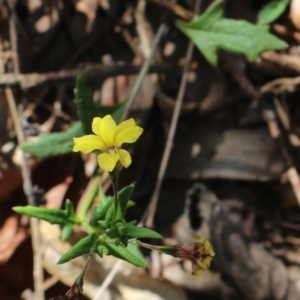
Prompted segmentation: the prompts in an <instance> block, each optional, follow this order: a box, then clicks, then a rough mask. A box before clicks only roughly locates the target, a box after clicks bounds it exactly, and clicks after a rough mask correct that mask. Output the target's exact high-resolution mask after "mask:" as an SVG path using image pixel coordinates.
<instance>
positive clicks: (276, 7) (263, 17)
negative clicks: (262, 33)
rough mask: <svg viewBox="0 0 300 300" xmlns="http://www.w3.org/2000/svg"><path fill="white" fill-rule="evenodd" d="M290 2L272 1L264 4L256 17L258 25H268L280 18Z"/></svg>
mask: <svg viewBox="0 0 300 300" xmlns="http://www.w3.org/2000/svg"><path fill="white" fill-rule="evenodd" d="M289 2H290V0H273V1H270V2H268V3H266V4H265V5H264V6H263V8H262V9H261V10H260V11H259V13H258V16H257V21H258V24H269V23H272V22H273V21H275V20H276V19H277V18H278V17H280V16H281V15H282V14H283V13H284V11H285V10H286V7H287V5H288V4H289Z"/></svg>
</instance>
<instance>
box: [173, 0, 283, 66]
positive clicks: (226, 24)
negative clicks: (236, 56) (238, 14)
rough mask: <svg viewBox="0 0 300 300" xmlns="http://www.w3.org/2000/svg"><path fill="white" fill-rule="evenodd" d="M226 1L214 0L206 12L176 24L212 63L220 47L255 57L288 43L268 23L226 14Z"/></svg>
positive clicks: (214, 61) (216, 60) (215, 60)
mask: <svg viewBox="0 0 300 300" xmlns="http://www.w3.org/2000/svg"><path fill="white" fill-rule="evenodd" d="M223 3H224V1H223V0H217V1H215V2H214V3H213V4H212V5H211V6H210V7H209V8H208V9H207V10H206V11H205V12H204V14H203V15H201V16H199V17H196V18H194V19H193V20H192V21H191V22H188V23H185V22H182V21H179V20H177V21H176V26H177V27H178V28H179V29H180V30H181V31H182V32H183V33H184V34H186V35H187V36H188V37H189V38H190V39H191V40H192V41H193V42H194V44H195V45H196V47H197V48H198V49H199V50H200V51H201V52H202V54H203V55H204V56H205V58H206V59H207V60H208V61H209V62H210V63H211V64H213V65H216V64H217V62H218V51H219V50H221V49H223V50H226V51H229V52H233V53H240V54H244V55H246V56H248V57H250V58H252V59H254V60H256V59H258V58H259V55H260V54H261V53H262V52H264V51H267V50H279V49H284V48H286V47H287V44H286V43H285V42H284V41H282V40H280V39H279V38H277V37H276V36H274V35H272V34H271V33H269V32H268V31H269V28H268V27H267V26H263V25H254V24H251V23H249V22H247V21H244V20H233V19H226V18H224V17H223V14H224V9H223Z"/></svg>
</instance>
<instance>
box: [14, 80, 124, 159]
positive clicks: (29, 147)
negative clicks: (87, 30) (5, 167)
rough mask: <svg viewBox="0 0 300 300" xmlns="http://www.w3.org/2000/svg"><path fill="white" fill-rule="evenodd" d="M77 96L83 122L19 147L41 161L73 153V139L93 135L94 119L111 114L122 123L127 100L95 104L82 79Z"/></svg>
mask: <svg viewBox="0 0 300 300" xmlns="http://www.w3.org/2000/svg"><path fill="white" fill-rule="evenodd" d="M75 96H76V100H75V103H76V106H77V110H78V115H79V119H80V121H81V122H76V123H75V124H74V125H73V126H72V127H71V128H70V129H68V130H66V131H64V132H56V133H49V134H43V135H41V136H40V137H39V139H38V140H36V141H30V142H25V143H23V144H21V145H20V146H19V147H20V148H21V149H22V150H23V151H25V152H28V153H30V154H31V155H34V156H35V157H37V158H39V159H45V158H48V157H52V156H57V155H62V154H67V153H71V152H72V148H73V146H74V143H73V137H78V136H82V135H84V133H85V134H88V133H91V132H92V131H91V127H92V126H91V124H92V120H93V118H94V117H103V116H105V115H107V114H110V115H112V117H113V118H114V120H115V121H116V122H120V121H121V117H122V114H123V111H124V109H125V107H126V104H127V101H126V100H125V101H123V102H122V103H120V104H117V105H114V106H104V105H97V104H95V103H94V101H93V93H92V91H91V90H90V89H89V88H88V86H87V84H86V82H85V80H84V79H83V78H82V77H78V78H77V81H76V92H75Z"/></svg>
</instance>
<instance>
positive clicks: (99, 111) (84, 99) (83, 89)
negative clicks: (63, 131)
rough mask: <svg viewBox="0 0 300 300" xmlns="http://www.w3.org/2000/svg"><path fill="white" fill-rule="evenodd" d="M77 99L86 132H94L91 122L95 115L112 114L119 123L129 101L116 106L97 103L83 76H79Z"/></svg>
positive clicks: (79, 113) (78, 109)
mask: <svg viewBox="0 0 300 300" xmlns="http://www.w3.org/2000/svg"><path fill="white" fill-rule="evenodd" d="M75 99H76V100H75V103H76V106H77V112H78V116H79V119H80V121H81V124H82V129H83V131H84V133H85V134H91V133H92V129H91V124H92V121H93V118H95V117H101V118H102V117H104V116H106V115H111V116H112V118H113V119H114V120H115V121H116V122H117V123H119V122H120V121H121V117H122V114H123V111H124V109H125V107H126V104H127V101H123V102H122V103H120V104H117V105H114V106H104V105H98V104H96V103H95V102H94V100H93V93H92V91H91V90H90V89H89V87H88V86H87V84H86V81H85V80H84V79H83V77H81V76H79V77H78V78H77V81H76V90H75Z"/></svg>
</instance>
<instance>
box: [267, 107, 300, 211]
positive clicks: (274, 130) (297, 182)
mask: <svg viewBox="0 0 300 300" xmlns="http://www.w3.org/2000/svg"><path fill="white" fill-rule="evenodd" d="M263 118H264V120H265V121H266V122H267V124H268V127H269V131H270V135H271V136H272V138H273V139H274V140H275V141H276V142H277V144H278V146H279V149H280V151H281V154H282V156H283V158H284V160H285V162H286V164H287V166H288V170H287V172H286V173H287V176H288V179H289V182H290V184H291V185H292V188H293V191H294V193H295V196H296V199H297V201H298V204H299V205H300V178H299V174H298V172H297V170H296V168H295V166H294V162H293V158H292V156H291V155H290V152H289V149H288V146H287V145H286V143H285V140H284V137H283V135H282V133H281V130H280V127H279V125H278V122H277V120H276V113H275V111H273V110H271V109H264V110H263Z"/></svg>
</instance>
